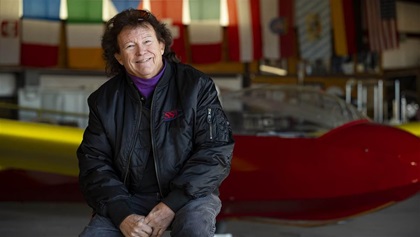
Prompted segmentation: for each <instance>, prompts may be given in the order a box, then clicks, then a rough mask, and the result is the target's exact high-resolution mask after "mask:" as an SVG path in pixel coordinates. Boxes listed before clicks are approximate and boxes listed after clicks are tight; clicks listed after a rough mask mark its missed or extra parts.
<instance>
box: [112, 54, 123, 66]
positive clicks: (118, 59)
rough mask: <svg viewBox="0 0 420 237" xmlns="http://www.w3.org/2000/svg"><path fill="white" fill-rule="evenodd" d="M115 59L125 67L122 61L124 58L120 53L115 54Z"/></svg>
mask: <svg viewBox="0 0 420 237" xmlns="http://www.w3.org/2000/svg"><path fill="white" fill-rule="evenodd" d="M114 57H115V59H116V60H117V61H118V62H119V63H120V64H121V65H124V63H123V61H122V57H121V55H120V54H119V53H115V54H114Z"/></svg>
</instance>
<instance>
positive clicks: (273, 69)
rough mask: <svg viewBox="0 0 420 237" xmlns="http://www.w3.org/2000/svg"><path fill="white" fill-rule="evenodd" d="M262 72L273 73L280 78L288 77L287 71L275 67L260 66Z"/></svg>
mask: <svg viewBox="0 0 420 237" xmlns="http://www.w3.org/2000/svg"><path fill="white" fill-rule="evenodd" d="M260 71H262V72H268V73H272V74H275V75H279V76H286V75H287V70H284V69H281V68H278V67H273V66H267V65H264V64H262V65H260Z"/></svg>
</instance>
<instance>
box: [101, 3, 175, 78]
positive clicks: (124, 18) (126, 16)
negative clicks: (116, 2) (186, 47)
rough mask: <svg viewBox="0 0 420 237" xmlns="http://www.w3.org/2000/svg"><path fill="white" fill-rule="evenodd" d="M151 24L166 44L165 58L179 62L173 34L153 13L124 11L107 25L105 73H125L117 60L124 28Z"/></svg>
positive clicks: (104, 53) (103, 47)
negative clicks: (173, 45) (119, 38)
mask: <svg viewBox="0 0 420 237" xmlns="http://www.w3.org/2000/svg"><path fill="white" fill-rule="evenodd" d="M146 23H149V24H150V25H151V26H152V27H153V29H154V30H155V32H156V37H157V39H158V40H159V41H160V42H163V43H165V51H164V53H163V58H165V59H166V60H168V61H171V62H179V59H178V58H177V56H176V54H175V52H173V51H172V49H171V46H172V43H173V40H172V34H171V32H170V30H169V29H168V28H167V27H166V24H164V23H161V22H160V21H159V20H158V19H157V18H156V17H155V16H154V15H153V14H152V13H151V12H149V11H146V10H138V9H132V8H130V9H127V10H124V11H122V12H120V13H118V14H117V15H115V16H114V17H113V18H111V19H110V20H109V21H108V22H107V23H106V28H105V32H104V34H103V36H102V42H101V44H102V49H103V58H104V59H105V62H106V66H105V72H106V74H107V75H108V76H113V75H117V74H119V73H120V72H122V71H124V70H125V69H124V67H123V66H122V65H121V64H120V63H119V62H118V61H117V60H116V59H115V56H114V55H115V53H120V48H119V46H118V35H119V34H120V33H121V31H122V30H123V28H124V27H132V28H135V27H137V26H141V25H144V24H146Z"/></svg>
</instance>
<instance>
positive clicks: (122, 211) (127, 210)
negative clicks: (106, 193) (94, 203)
mask: <svg viewBox="0 0 420 237" xmlns="http://www.w3.org/2000/svg"><path fill="white" fill-rule="evenodd" d="M131 214H135V212H134V211H133V210H132V209H131V207H130V205H129V203H127V201H126V200H118V201H115V202H111V203H108V217H109V219H111V221H112V223H113V224H114V225H115V226H116V227H117V228H118V229H119V228H120V224H121V222H122V221H123V220H124V219H125V218H126V217H127V216H129V215H131Z"/></svg>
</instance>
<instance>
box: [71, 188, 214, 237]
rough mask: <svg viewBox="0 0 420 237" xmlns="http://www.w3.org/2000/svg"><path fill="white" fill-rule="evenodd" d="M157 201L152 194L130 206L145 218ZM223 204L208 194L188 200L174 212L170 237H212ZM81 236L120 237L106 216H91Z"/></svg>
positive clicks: (138, 197) (158, 198) (120, 234)
mask: <svg viewBox="0 0 420 237" xmlns="http://www.w3.org/2000/svg"><path fill="white" fill-rule="evenodd" d="M159 202H160V197H159V196H158V195H156V194H153V195H135V196H133V199H132V207H133V208H134V211H135V212H136V213H137V214H139V215H144V216H146V215H147V214H148V213H149V212H150V210H151V209H152V208H153V207H154V206H155V205H157V204H158V203H159ZM221 206H222V204H221V201H220V199H219V197H218V196H216V195H213V194H211V195H209V196H206V197H202V198H198V199H194V200H191V201H189V202H188V203H187V204H186V205H185V206H184V207H182V208H181V209H180V210H178V212H177V213H175V218H174V220H173V222H172V224H171V226H170V231H171V233H170V234H171V236H172V237H210V236H211V237H213V236H214V233H215V230H216V216H217V214H218V213H219V212H220V208H221ZM79 236H80V237H99V236H101V237H102V236H104V237H123V234H122V233H121V232H120V230H119V228H117V227H115V225H114V224H113V223H112V222H111V220H110V219H109V218H107V217H104V216H101V215H98V214H96V215H94V216H93V217H92V219H91V220H90V222H89V224H88V226H86V227H85V229H84V230H83V232H82V233H81V234H80V235H79Z"/></svg>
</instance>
